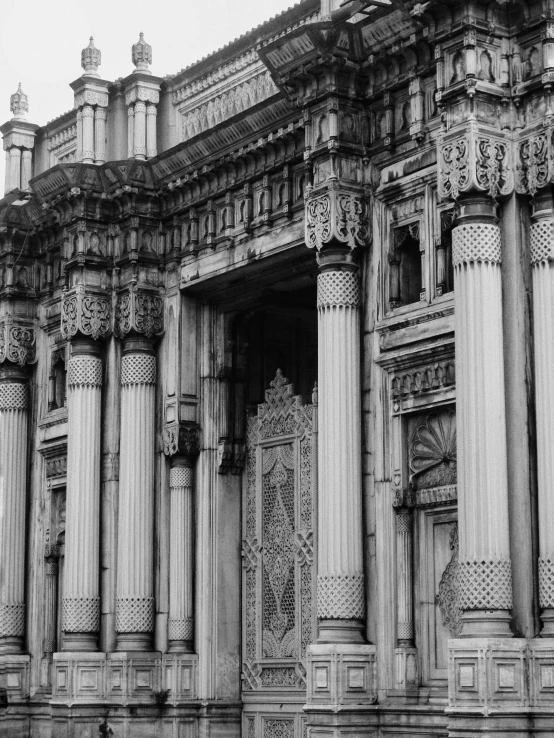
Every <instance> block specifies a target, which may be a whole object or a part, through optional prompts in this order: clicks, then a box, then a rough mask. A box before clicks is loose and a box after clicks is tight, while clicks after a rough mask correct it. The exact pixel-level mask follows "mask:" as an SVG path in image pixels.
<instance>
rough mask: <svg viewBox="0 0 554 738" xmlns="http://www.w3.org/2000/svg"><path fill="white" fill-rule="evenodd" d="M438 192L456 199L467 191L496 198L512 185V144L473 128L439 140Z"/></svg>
mask: <svg viewBox="0 0 554 738" xmlns="http://www.w3.org/2000/svg"><path fill="white" fill-rule="evenodd" d="M438 159H439V194H440V196H441V197H443V198H451V199H453V200H457V199H458V198H459V197H460V195H462V194H464V193H467V192H484V193H486V194H487V195H489V197H492V198H493V199H496V198H497V197H498V196H499V195H507V194H509V193H510V192H511V190H512V188H513V168H512V164H511V148H510V144H509V143H508V142H507V141H505V140H504V139H502V138H500V137H495V136H490V135H484V134H480V133H479V132H478V131H477V130H476V129H475V128H474V127H470V128H469V130H468V131H466V132H465V133H464V135H462V136H458V137H456V138H454V139H447V140H442V141H441V142H440V143H439V152H438Z"/></svg>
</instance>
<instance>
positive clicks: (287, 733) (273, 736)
mask: <svg viewBox="0 0 554 738" xmlns="http://www.w3.org/2000/svg"><path fill="white" fill-rule="evenodd" d="M263 738H294V721H292V720H275V719H269V718H264V719H263Z"/></svg>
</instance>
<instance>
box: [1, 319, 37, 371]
mask: <svg viewBox="0 0 554 738" xmlns="http://www.w3.org/2000/svg"><path fill="white" fill-rule="evenodd" d="M6 360H7V361H11V362H12V363H13V364H19V366H24V365H25V364H33V363H34V362H35V361H36V336H35V329H34V328H32V327H30V326H22V325H17V324H14V323H13V321H12V318H11V317H8V318H6V319H5V320H4V321H2V323H0V361H6Z"/></svg>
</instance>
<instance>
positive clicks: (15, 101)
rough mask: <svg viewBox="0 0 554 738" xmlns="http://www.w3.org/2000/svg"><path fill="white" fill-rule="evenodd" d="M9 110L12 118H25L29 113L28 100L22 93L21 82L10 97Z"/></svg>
mask: <svg viewBox="0 0 554 738" xmlns="http://www.w3.org/2000/svg"><path fill="white" fill-rule="evenodd" d="M10 110H11V111H12V113H13V117H14V118H26V117H27V115H26V114H27V113H28V112H29V98H28V97H27V95H26V94H25V93H24V92H23V90H22V88H21V82H20V83H19V85H18V87H17V92H14V94H13V95H11V97H10Z"/></svg>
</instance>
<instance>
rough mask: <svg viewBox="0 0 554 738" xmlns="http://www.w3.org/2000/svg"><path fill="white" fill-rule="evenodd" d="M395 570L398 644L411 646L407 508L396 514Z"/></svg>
mask: <svg viewBox="0 0 554 738" xmlns="http://www.w3.org/2000/svg"><path fill="white" fill-rule="evenodd" d="M396 572H397V597H398V602H397V639H398V645H399V646H413V641H414V607H413V575H412V511H411V510H410V509H408V508H401V509H400V510H398V512H397V514H396Z"/></svg>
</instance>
